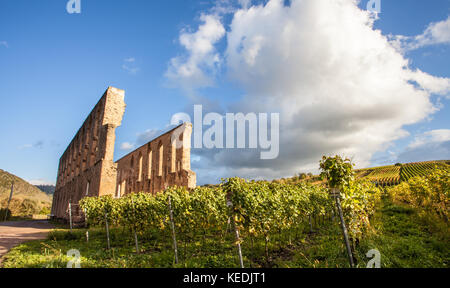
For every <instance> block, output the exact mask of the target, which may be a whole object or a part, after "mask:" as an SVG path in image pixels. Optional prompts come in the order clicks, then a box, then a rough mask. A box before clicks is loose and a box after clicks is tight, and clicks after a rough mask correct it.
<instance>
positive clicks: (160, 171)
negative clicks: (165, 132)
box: [158, 144, 164, 176]
mask: <svg viewBox="0 0 450 288" xmlns="http://www.w3.org/2000/svg"><path fill="white" fill-rule="evenodd" d="M163 157H164V146H163V145H161V144H160V146H159V156H158V176H162V175H163Z"/></svg>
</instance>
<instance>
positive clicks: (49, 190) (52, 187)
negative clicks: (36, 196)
mask: <svg viewBox="0 0 450 288" xmlns="http://www.w3.org/2000/svg"><path fill="white" fill-rule="evenodd" d="M35 186H36V187H37V188H39V190H41V191H42V192H45V193H46V194H47V195H53V194H55V188H56V187H55V185H35Z"/></svg>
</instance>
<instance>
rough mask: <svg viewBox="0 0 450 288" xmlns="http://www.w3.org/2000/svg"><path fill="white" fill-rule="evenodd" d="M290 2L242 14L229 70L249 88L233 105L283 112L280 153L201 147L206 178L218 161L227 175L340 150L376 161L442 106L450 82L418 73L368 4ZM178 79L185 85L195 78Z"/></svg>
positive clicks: (230, 37) (230, 39)
mask: <svg viewBox="0 0 450 288" xmlns="http://www.w3.org/2000/svg"><path fill="white" fill-rule="evenodd" d="M284 2H285V1H282V0H270V1H268V2H267V3H266V4H265V5H248V6H247V8H245V7H246V6H244V7H243V8H240V9H237V10H235V11H234V12H233V15H232V21H231V23H230V25H229V28H227V33H226V50H225V52H224V53H223V56H222V57H223V59H224V65H225V67H226V70H227V73H228V75H227V76H228V77H229V78H230V79H232V80H233V81H235V83H237V84H238V85H239V86H240V87H242V89H243V90H244V91H245V93H246V95H245V96H244V97H243V99H242V101H240V102H239V103H235V104H234V105H232V106H231V107H230V109H229V110H231V111H234V112H280V120H281V124H280V125H281V126H280V156H279V158H278V159H276V160H270V161H262V160H259V157H258V156H257V155H259V152H257V151H248V150H246V151H236V150H231V151H230V150H219V151H197V152H198V154H200V155H201V156H202V157H203V159H204V161H203V163H206V164H202V163H201V161H200V162H198V163H197V164H196V166H197V169H199V170H200V171H198V174H199V176H200V177H201V173H202V172H201V171H205V172H206V171H208V169H210V167H217V166H222V167H225V168H226V171H225V172H221V173H223V174H222V175H217V179H219V178H220V177H222V176H224V174H226V176H232V175H239V176H248V177H255V178H258V177H263V178H274V177H283V176H289V175H293V174H295V173H298V172H299V171H312V170H316V169H317V168H318V161H319V160H320V158H321V156H322V155H324V154H334V153H341V154H345V155H347V156H350V157H353V159H354V161H356V162H357V164H359V166H366V165H369V164H370V160H371V158H372V156H373V155H374V153H375V152H378V151H383V150H386V149H387V148H388V147H389V145H390V144H391V143H392V142H393V141H395V140H397V139H399V138H402V137H404V136H407V135H408V133H407V132H406V131H405V130H404V128H403V127H404V126H405V125H409V124H414V123H417V122H420V121H422V120H424V119H426V118H427V117H429V116H430V115H431V114H432V113H434V112H435V111H437V108H436V107H435V105H433V102H432V100H431V95H432V94H433V93H435V94H440V95H448V93H449V91H450V90H449V89H450V82H449V79H447V78H438V77H435V76H432V75H429V74H427V73H425V72H422V71H420V70H412V69H410V68H409V66H408V65H409V59H407V58H406V57H405V56H404V54H402V53H401V52H400V51H398V49H396V47H395V45H393V43H392V42H391V41H390V40H389V39H388V38H387V37H386V36H383V35H382V33H381V31H379V30H375V29H374V28H373V22H374V21H375V19H374V17H373V15H371V14H370V13H369V12H367V11H364V10H361V9H359V8H358V6H357V4H358V1H353V0H332V1H330V0H302V1H298V0H297V1H295V0H294V1H291V3H290V5H285V3H284ZM204 17H207V16H204ZM216 26H217V27H218V26H220V25H219V23H217V25H216ZM200 29H201V27H200ZM199 31H200V30H199ZM197 33H199V32H196V33H194V34H192V35H195V34H197ZM211 43H213V42H211V41H210V44H211ZM189 47H191V46H190V45H186V48H187V50H188V51H189ZM208 47H209V46H208ZM208 51H215V50H214V48H212V47H209V48H208ZM214 53H216V52H214ZM214 55H216V54H214ZM218 57H220V56H218ZM198 61H200V60H198V59H197V60H196V61H195V63H198ZM172 64H173V63H172ZM194 66H195V65H194ZM177 67H178V66H177ZM195 67H197V68H198V67H199V66H198V65H197V66H195ZM196 73H198V74H200V75H207V73H206V72H205V71H204V70H201V71H198V72H196ZM176 75H178V77H179V78H180V79H178V80H180V82H183V81H187V80H189V79H190V77H191V76H190V75H189V74H186V75H183V74H182V73H178V74H176ZM208 84H209V83H208ZM208 163H209V164H208Z"/></svg>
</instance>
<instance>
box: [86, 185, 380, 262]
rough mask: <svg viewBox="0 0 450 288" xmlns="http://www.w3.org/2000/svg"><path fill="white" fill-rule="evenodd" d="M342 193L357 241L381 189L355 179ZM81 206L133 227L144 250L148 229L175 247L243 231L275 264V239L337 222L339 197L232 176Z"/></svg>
mask: <svg viewBox="0 0 450 288" xmlns="http://www.w3.org/2000/svg"><path fill="white" fill-rule="evenodd" d="M342 194H343V195H342V209H343V213H344V215H345V219H346V222H347V223H348V232H349V235H350V237H351V240H352V242H353V245H355V244H356V243H357V242H358V240H359V239H361V238H362V237H363V236H364V233H365V232H366V231H367V229H368V228H369V226H370V224H369V217H371V215H373V213H374V212H375V205H376V203H377V202H378V200H379V198H380V191H379V190H378V189H377V188H376V187H375V186H374V185H373V184H370V183H354V185H352V186H351V187H348V188H346V189H344V191H343V193H342ZM81 207H82V208H83V209H84V211H85V213H86V220H87V223H88V224H89V225H91V227H95V226H101V227H104V226H105V225H106V223H108V225H110V226H111V227H113V226H114V227H123V228H127V229H128V230H129V231H130V233H131V234H134V238H135V247H136V252H138V253H139V252H140V250H141V249H140V248H139V247H140V244H139V240H138V238H139V237H140V236H139V235H143V234H145V233H146V231H155V230H156V231H157V233H160V234H165V235H167V236H169V235H171V233H173V238H172V241H173V242H174V244H173V246H174V247H177V244H176V243H177V241H181V242H182V243H183V246H184V247H186V246H187V245H188V242H192V241H196V240H201V242H203V243H205V242H206V237H208V236H207V235H209V237H213V238H215V241H216V242H218V243H222V242H224V241H227V240H226V239H229V235H230V232H231V235H235V234H236V235H238V236H237V237H236V238H235V239H233V238H231V240H232V241H233V242H235V243H238V244H239V245H241V244H244V246H245V247H246V249H250V250H252V249H254V248H253V247H254V243H255V242H256V241H263V242H264V257H265V261H266V263H265V265H269V259H270V255H269V243H271V242H272V241H276V243H277V244H278V246H279V247H282V246H286V245H289V243H292V241H296V240H298V239H299V236H300V235H301V234H304V233H313V232H314V230H315V229H319V228H320V227H321V226H323V225H327V224H329V223H333V219H335V221H337V217H336V211H335V208H334V199H333V197H332V196H330V195H329V193H328V191H327V190H326V189H324V188H321V187H318V186H312V185H306V184H298V185H281V184H275V183H269V182H263V181H261V182H254V181H252V182H248V181H246V180H243V179H239V178H231V179H227V180H226V181H224V182H223V183H222V184H221V185H220V186H219V187H213V188H205V187H198V188H196V189H195V190H194V191H188V190H187V189H185V188H181V187H172V188H169V189H167V190H166V191H165V192H164V193H160V194H158V195H156V196H152V195H149V194H145V193H139V194H130V195H127V196H125V197H123V198H120V199H113V198H111V197H110V196H106V197H100V198H84V199H83V200H82V202H81ZM131 234H130V235H131ZM211 235H214V236H211ZM227 235H228V236H227ZM164 239H166V240H165V241H168V240H167V239H171V238H170V237H166V238H164ZM176 239H178V240H176ZM108 245H109V244H108ZM175 253H176V252H175ZM244 253H246V252H245V250H244ZM174 257H175V258H174V259H177V258H178V257H177V256H174Z"/></svg>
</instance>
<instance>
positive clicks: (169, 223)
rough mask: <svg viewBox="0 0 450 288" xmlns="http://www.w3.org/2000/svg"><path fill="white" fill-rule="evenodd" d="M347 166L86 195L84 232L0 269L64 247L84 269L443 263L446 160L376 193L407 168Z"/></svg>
mask: <svg viewBox="0 0 450 288" xmlns="http://www.w3.org/2000/svg"><path fill="white" fill-rule="evenodd" d="M346 161H347V159H346V160H342V159H341V158H339V157H337V158H326V157H324V159H323V161H322V162H321V164H320V165H321V166H320V168H321V170H322V171H325V172H327V173H325V172H322V174H321V177H325V181H326V183H327V185H323V184H325V182H321V183H320V184H316V185H314V184H311V183H308V182H299V183H279V182H274V181H273V182H268V181H248V180H244V179H241V178H229V179H224V180H223V181H222V183H221V184H219V185H216V186H208V187H197V188H195V189H191V190H188V189H186V188H183V187H170V188H168V189H166V190H165V191H163V192H161V193H158V194H156V195H151V194H148V193H137V194H128V195H125V196H124V197H122V198H113V197H111V196H103V197H87V198H84V199H82V201H81V202H80V208H81V210H82V211H84V216H85V220H86V221H85V225H86V226H85V227H83V228H79V229H70V230H69V229H64V230H57V231H54V232H52V233H51V234H50V235H49V238H48V239H47V240H46V241H44V242H42V241H36V242H30V243H27V244H24V245H22V246H19V247H17V248H15V249H13V250H12V252H11V253H9V256H8V258H7V259H6V261H5V262H4V263H5V264H4V267H43V266H45V267H65V265H66V263H67V261H68V260H67V258H65V256H64V255H62V253H65V252H62V253H61V251H68V250H70V249H78V250H79V251H80V253H81V255H82V256H83V258H82V267H114V268H117V267H159V268H161V267H180V268H181V267H185V268H186V267H221V268H223V267H228V268H233V267H235V268H236V267H245V268H247V267H250V268H259V267H328V268H330V267H341V268H342V267H366V263H368V262H367V261H368V259H367V257H369V256H367V253H368V251H370V250H372V249H377V250H379V252H380V253H381V259H382V263H381V265H382V267H447V265H448V255H449V254H448V253H449V252H450V251H449V248H448V247H450V245H448V244H449V243H450V239H449V238H448V237H449V234H448V216H449V209H450V208H449V204H450V202H449V199H450V198H449V194H448V193H449V191H450V182H449V181H450V175H449V173H450V169H449V166H448V164H446V163H445V162H438V165H436V163H437V162H433V164H434V166H433V167H435V168H431V166H430V165H423V164H426V163H420V164H421V165H422V166H419V163H414V164H412V165H411V167H424V168H422V170H420V169H415V170H413V172H414V173H422V172H421V171H423V169H432V170H427V171H428V172H427V174H426V175H425V176H422V177H420V176H419V177H412V178H410V179H409V180H407V181H401V183H400V184H398V185H395V186H393V187H380V185H376V183H374V181H377V180H376V179H378V178H376V177H375V176H376V175H377V174H378V175H383V177H385V178H389V177H394V176H393V175H394V174H395V173H401V171H402V168H403V166H407V165H402V166H400V165H398V166H388V167H379V168H376V169H375V168H371V169H367V170H364V171H361V170H359V171H356V177H354V173H353V171H352V165H351V163H350V162H346ZM439 165H440V166H439ZM437 166H438V167H437ZM439 167H440V168H439ZM405 171H409V170H405ZM374 172H376V173H374ZM374 179H375V180H374ZM338 187H339V188H338ZM335 189H339V191H340V197H339V198H336V194H335V192H336V191H337V190H335ZM338 199H340V201H338ZM338 203H339V204H338ZM341 212H342V213H341ZM341 216H342V218H341ZM341 219H343V220H344V221H341ZM343 236H344V237H343ZM349 262H350V263H349ZM352 262H353V263H352Z"/></svg>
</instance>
